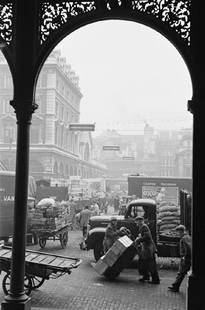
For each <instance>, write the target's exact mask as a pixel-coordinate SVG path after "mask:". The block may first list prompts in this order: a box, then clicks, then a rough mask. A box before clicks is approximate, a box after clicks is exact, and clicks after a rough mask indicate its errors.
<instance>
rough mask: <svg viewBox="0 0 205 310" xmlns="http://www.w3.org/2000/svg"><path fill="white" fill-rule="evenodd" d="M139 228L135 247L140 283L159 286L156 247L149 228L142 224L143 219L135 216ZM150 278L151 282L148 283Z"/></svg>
mask: <svg viewBox="0 0 205 310" xmlns="http://www.w3.org/2000/svg"><path fill="white" fill-rule="evenodd" d="M135 221H136V224H137V226H138V228H139V234H138V237H137V238H136V239H135V243H136V246H140V249H139V268H140V270H139V272H140V273H141V274H142V275H143V277H142V278H141V279H139V281H140V282H146V281H147V282H149V283H152V284H160V279H159V275H158V270H157V264H156V258H155V256H156V252H157V250H156V245H155V243H154V241H153V239H152V234H151V231H150V229H149V227H148V226H147V225H146V224H145V223H144V217H142V216H137V217H136V218H135ZM150 276H151V278H152V280H151V281H150Z"/></svg>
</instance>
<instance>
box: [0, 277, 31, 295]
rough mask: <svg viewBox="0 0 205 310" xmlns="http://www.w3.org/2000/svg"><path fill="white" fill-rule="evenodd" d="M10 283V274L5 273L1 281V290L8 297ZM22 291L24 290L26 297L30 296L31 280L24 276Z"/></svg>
mask: <svg viewBox="0 0 205 310" xmlns="http://www.w3.org/2000/svg"><path fill="white" fill-rule="evenodd" d="M10 283H11V275H10V273H7V274H6V275H5V276H4V278H3V281H2V288H3V291H4V294H5V295H8V294H9V292H10ZM24 289H25V294H26V295H30V294H31V290H32V282H31V278H30V277H29V276H27V275H25V277H24Z"/></svg>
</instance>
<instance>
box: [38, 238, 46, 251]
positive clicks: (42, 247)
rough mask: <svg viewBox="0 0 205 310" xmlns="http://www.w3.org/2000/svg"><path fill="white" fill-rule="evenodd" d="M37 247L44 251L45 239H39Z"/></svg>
mask: <svg viewBox="0 0 205 310" xmlns="http://www.w3.org/2000/svg"><path fill="white" fill-rule="evenodd" d="M39 245H40V247H41V249H44V248H45V245H46V238H42V237H40V238H39Z"/></svg>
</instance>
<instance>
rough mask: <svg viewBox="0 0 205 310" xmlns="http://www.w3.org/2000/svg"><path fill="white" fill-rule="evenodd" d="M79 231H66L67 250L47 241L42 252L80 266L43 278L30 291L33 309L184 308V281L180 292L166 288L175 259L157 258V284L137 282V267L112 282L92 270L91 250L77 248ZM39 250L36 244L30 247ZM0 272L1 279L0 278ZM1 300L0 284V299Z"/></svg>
mask: <svg viewBox="0 0 205 310" xmlns="http://www.w3.org/2000/svg"><path fill="white" fill-rule="evenodd" d="M80 240H81V232H80V231H78V230H75V231H69V241H68V245H67V247H66V249H62V248H61V246H60V242H59V241H58V240H56V241H48V242H47V244H46V247H45V249H44V250H41V251H43V252H49V253H53V254H59V255H67V256H70V257H78V258H81V259H82V263H81V265H80V266H79V267H78V268H77V269H73V271H72V273H71V274H70V275H68V274H66V275H63V276H61V277H59V278H57V279H49V280H46V281H45V283H44V284H43V285H42V286H41V287H40V288H39V289H37V290H35V291H32V293H31V295H30V297H31V303H32V310H185V309H186V281H187V279H185V280H184V282H183V283H182V287H181V290H180V292H179V293H173V292H170V291H168V289H167V287H168V286H169V285H170V284H171V283H172V281H173V279H174V278H175V276H176V272H177V266H178V261H177V260H173V259H172V260H171V259H168V258H166V259H164V258H163V259H161V258H160V259H158V266H159V275H160V278H161V283H160V285H153V284H148V283H145V284H143V283H140V282H139V281H138V279H139V278H140V276H139V274H138V271H137V269H133V268H129V269H125V270H123V272H122V273H121V274H120V275H119V277H118V278H117V279H115V281H113V282H110V281H108V280H106V279H105V278H104V277H103V276H100V275H99V274H98V273H97V272H96V271H95V269H94V268H93V266H94V263H95V262H94V259H93V252H92V251H82V250H80V248H79V242H80ZM28 248H29V249H31V250H32V249H33V250H39V245H36V246H29V247H28ZM3 276H4V275H3V272H2V274H1V275H0V281H1V280H2V279H3ZM3 299H4V294H3V291H2V288H1V287H0V302H2V301H3Z"/></svg>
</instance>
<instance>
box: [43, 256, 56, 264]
mask: <svg viewBox="0 0 205 310" xmlns="http://www.w3.org/2000/svg"><path fill="white" fill-rule="evenodd" d="M55 258H56V257H54V256H47V257H46V258H45V259H44V260H43V261H41V262H40V264H43V265H49V264H50V263H51V262H52V261H53V260H55Z"/></svg>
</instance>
